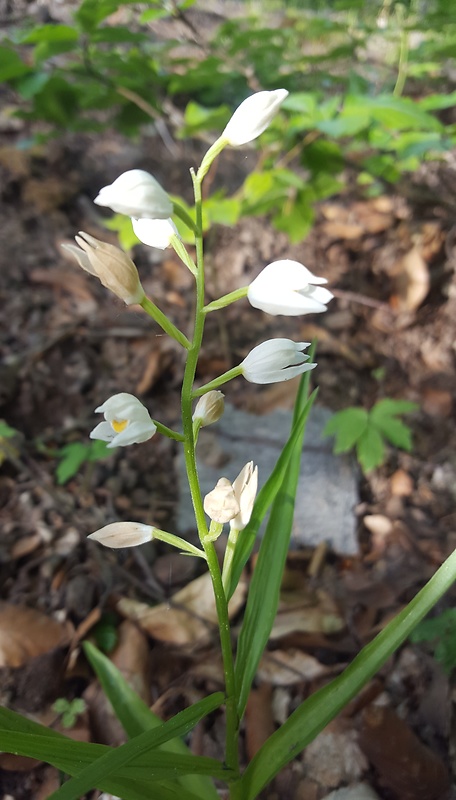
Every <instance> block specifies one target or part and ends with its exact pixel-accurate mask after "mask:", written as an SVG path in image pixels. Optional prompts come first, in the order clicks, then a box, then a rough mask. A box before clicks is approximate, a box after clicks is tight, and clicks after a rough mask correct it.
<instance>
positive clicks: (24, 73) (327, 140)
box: [0, 0, 456, 445]
mask: <svg viewBox="0 0 456 800" xmlns="http://www.w3.org/2000/svg"><path fill="white" fill-rule="evenodd" d="M192 4H193V0H183V2H180V3H177V4H169V3H167V2H165V0H155V2H150V3H149V4H148V7H147V8H145V9H144V8H143V9H140V10H138V8H137V6H136V4H134V3H133V2H132V1H131V0H128V2H122V3H121V2H120V0H83V2H82V3H81V5H80V6H79V8H78V9H77V10H76V11H75V13H74V16H73V19H72V21H70V22H68V23H66V24H59V23H46V24H43V25H39V26H35V27H32V26H31V25H29V24H27V25H26V26H25V29H17V30H15V31H13V34H12V35H11V36H10V38H9V40H8V38H6V37H5V38H4V40H3V43H2V46H1V47H0V81H4V82H8V83H9V84H10V86H11V87H13V88H14V89H15V90H16V91H17V93H18V95H19V97H20V98H21V106H22V107H21V110H20V111H19V112H18V113H20V114H21V115H22V116H25V117H26V118H27V119H29V120H31V121H33V120H37V121H40V122H42V121H44V122H46V123H47V125H48V126H49V133H50V134H52V133H53V132H54V133H55V132H58V131H60V130H73V131H89V130H100V129H102V128H103V127H105V126H111V127H114V128H116V129H118V130H119V131H120V132H122V133H124V134H126V135H131V136H136V135H137V133H138V131H139V130H140V129H141V126H142V125H144V124H148V123H150V116H152V117H153V119H156V118H160V117H164V118H165V121H166V112H165V110H164V108H163V99H164V98H165V97H168V98H170V99H171V100H172V102H173V103H174V104H175V105H177V106H178V107H179V110H183V112H184V113H183V115H182V119H183V121H182V124H181V126H180V127H177V129H176V130H174V131H171V133H174V135H175V136H176V137H177V138H186V137H189V136H201V135H202V136H207V134H208V133H210V134H211V135H212V134H214V133H217V132H220V131H221V130H222V129H223V127H224V125H225V124H226V122H227V120H228V119H229V116H230V113H231V111H232V110H233V109H234V108H235V107H236V105H238V104H239V103H240V102H241V101H242V100H243V99H244V98H245V97H246V96H247V95H248V94H249V93H250V91H251V90H250V88H249V84H248V82H247V79H246V75H247V74H249V75H250V76H251V82H250V83H254V84H255V85H257V86H259V87H263V88H265V89H272V88H277V87H279V86H284V87H285V88H286V89H288V90H289V92H290V94H289V97H288V98H287V100H286V101H285V103H284V104H283V108H282V111H281V113H280V115H278V117H277V118H276V119H275V120H274V121H273V123H272V124H271V126H270V127H269V129H268V130H267V131H266V132H265V133H264V134H263V136H262V137H261V143H262V145H263V157H262V159H261V161H260V163H259V164H258V166H257V168H256V171H255V172H254V173H253V174H250V175H249V177H248V178H247V179H246V181H245V182H244V184H243V185H242V186H240V187H238V188H237V189H236V190H235V193H234V195H233V196H232V197H229V196H225V198H224V200H225V204H226V205H225V209H223V210H220V211H219V212H218V214H217V215H215V214H214V215H212V216H211V221H217V222H221V223H222V224H226V225H233V224H235V223H236V221H237V220H238V219H239V217H240V216H246V215H255V214H268V215H270V216H271V219H272V223H273V225H274V226H275V227H276V228H277V229H278V230H280V231H283V232H285V233H286V234H287V235H288V236H289V238H290V240H291V241H292V242H298V241H301V240H302V239H303V238H305V236H306V235H307V233H308V232H309V230H310V229H311V227H312V225H313V221H314V208H315V204H316V203H317V202H318V201H319V200H321V199H323V198H327V197H330V196H332V195H335V194H337V193H339V192H340V190H341V188H343V186H344V183H345V181H346V176H347V175H348V174H349V173H347V167H355V172H356V175H357V180H358V185H359V191H360V192H366V193H367V194H369V195H373V194H376V193H377V194H378V193H379V192H380V191H384V186H385V182H386V183H387V184H388V183H392V184H395V183H397V182H398V181H400V179H401V177H402V176H403V175H404V174H405V173H407V172H410V171H413V170H415V169H416V168H417V167H418V166H419V164H420V162H421V161H422V160H429V159H439V158H441V157H442V154H444V153H446V152H449V151H450V150H451V149H452V148H453V147H454V146H455V144H456V126H455V125H453V124H447V125H444V124H443V122H442V120H441V117H440V113H441V111H442V110H444V109H448V108H451V107H452V106H454V105H456V92H455V91H454V90H452V89H453V87H452V84H451V77H449V75H448V71H446V69H445V61H444V60H445V59H446V58H449V57H451V55H453V54H454V48H455V42H456V24H455V23H454V19H453V17H452V15H451V11H450V7H449V4H447V5H446V6H445V5H439V6H438V7H439V10H438V13H437V12H436V11H435V7H434V6H433V7H432V8H431V6H430V7H429V8H425V9H421V8H420V12H419V14H418V12H417V10H416V9H415V8H414V7H413V6H412V5H410V6H408V7H405V6H403V5H402V4H392V5H388V6H387V7H384V8H383V9H382V10H381V12H379V8H378V7H377V6H376V4H371V3H369V4H361V3H360V4H357V6H356V8H357V11H356V14H357V18H356V25H354V24H353V4H349V3H338V4H337V13H335V9H334V8H333V6H331V5H329V6H328V3H327V2H324V1H323V0H322V2H319V3H318V4H316V5H315V6H314V5H313V4H309V3H301V2H300V3H294V4H293V3H290V4H286V6H285V7H284V6H283V5H281V6H280V8H279V9H277V12H278V13H280V14H281V15H282V20H281V24H280V25H277V22H276V20H275V19H274V18H273V17H272V16H270V14H269V10H271V11H272V10H273V6H274V3H273V2H271V3H270V9H269V7H267V8H266V10H265V8H263V7H261V9H260V8H257V7H256V6H255V5H253V4H250V5H249V6H248V7H246V9H245V14H244V16H243V17H237V18H236V19H235V20H231V19H227V20H226V21H224V22H223V23H222V24H221V25H219V27H218V28H216V29H215V31H214V33H213V34H212V38H210V39H209V40H208V41H207V43H206V45H205V50H204V54H203V53H199V54H198V56H195V54H194V53H193V51H192V52H191V53H189V54H182V51H180V50H176V49H175V48H174V47H173V44H174V43H173V42H172V41H159V40H157V39H155V38H154V36H153V35H151V32H150V29H149V28H148V27H147V24H148V23H149V22H153V21H154V20H157V19H160V18H166V17H172V16H173V15H178V14H179V13H180V12H181V11H184V12H185V10H186V9H187V8H188V7H190V6H191V5H192ZM120 5H122V6H123V7H125V8H124V14H125V15H126V17H125V19H126V21H124V23H123V24H122V25H117V24H115V23H114V22H113V17H112V15H113V14H114V12H115V11H116V10H117V9H118V7H119V6H120ZM379 13H380V15H381V16H382V20H383V21H384V22H385V26H384V27H383V28H379V26H378V15H379ZM404 37H405V39H406V40H407V48H406V49H407V60H406V61H404V58H403V51H401V49H400V48H401V42H403V41H404ZM303 42H305V46H303ZM401 53H402V56H401ZM57 56H58V58H56V57H57ZM402 87H403V91H402ZM407 94H409V95H410V96H407ZM144 103H146V104H147V106H146V107H147V108H149V113H148V112H147V111H146V110H145V106H144ZM42 135H43V134H42V133H41V132H40V136H42ZM284 154H286V155H285V158H284ZM283 161H284V162H285V163H283ZM285 165H286V166H285ZM208 212H209V209H208ZM113 224H114V225H117V224H120V223H118V222H117V221H115V222H114V223H113ZM120 235H121V238H122V245H123V246H124V247H127V249H128V247H129V246H130V247H131V246H133V245H134V244H136V239H135V238H134V237H133V234H132V232H131V230H128V229H127V228H126V227H122V229H121V231H120ZM185 235H186V236H187V237H188V231H186V232H185ZM377 445H378V442H377Z"/></svg>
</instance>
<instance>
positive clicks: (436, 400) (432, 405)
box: [422, 386, 453, 418]
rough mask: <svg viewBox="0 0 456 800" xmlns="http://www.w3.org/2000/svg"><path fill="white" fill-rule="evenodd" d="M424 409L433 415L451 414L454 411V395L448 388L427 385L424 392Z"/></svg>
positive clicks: (444, 415)
mask: <svg viewBox="0 0 456 800" xmlns="http://www.w3.org/2000/svg"><path fill="white" fill-rule="evenodd" d="M422 398H423V400H422V403H423V410H424V411H425V412H426V414H429V416H431V417H444V418H447V417H449V416H451V414H452V411H453V396H452V394H451V392H449V391H447V390H446V389H438V388H434V387H432V386H426V387H425V388H424V389H423V392H422Z"/></svg>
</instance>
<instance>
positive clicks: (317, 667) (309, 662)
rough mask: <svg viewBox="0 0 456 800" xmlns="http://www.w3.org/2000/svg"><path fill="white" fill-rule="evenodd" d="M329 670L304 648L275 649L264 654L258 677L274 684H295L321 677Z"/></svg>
mask: <svg viewBox="0 0 456 800" xmlns="http://www.w3.org/2000/svg"><path fill="white" fill-rule="evenodd" d="M328 672H329V670H328V667H325V666H324V665H323V664H320V662H319V661H318V660H317V659H316V658H314V657H313V656H309V655H308V654H307V653H304V652H302V650H297V649H291V650H273V651H271V652H266V653H265V654H264V655H263V657H262V659H261V661H260V664H259V666H258V673H257V677H258V678H259V680H261V681H265V682H266V683H270V684H272V685H273V686H293V684H295V683H302V682H303V681H313V680H315V679H316V678H321V677H322V676H323V675H327V674H328Z"/></svg>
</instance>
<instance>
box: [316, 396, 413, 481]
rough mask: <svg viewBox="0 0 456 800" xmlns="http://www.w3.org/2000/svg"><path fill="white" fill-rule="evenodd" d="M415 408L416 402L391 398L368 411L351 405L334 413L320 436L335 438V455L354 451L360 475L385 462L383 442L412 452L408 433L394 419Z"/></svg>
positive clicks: (398, 420)
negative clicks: (361, 472)
mask: <svg viewBox="0 0 456 800" xmlns="http://www.w3.org/2000/svg"><path fill="white" fill-rule="evenodd" d="M417 408H418V406H417V405H416V403H410V402H409V401H407V400H392V399H391V398H385V399H384V400H379V401H378V402H377V403H376V404H375V405H374V406H373V408H371V410H370V411H366V410H365V409H364V408H357V407H355V406H351V407H350V408H345V409H344V410H343V411H338V412H337V414H334V415H333V417H331V419H330V420H329V422H328V423H327V425H326V427H325V429H324V432H323V434H324V436H334V437H335V444H334V453H335V454H336V455H339V454H340V453H348V452H349V451H350V450H352V449H353V448H355V449H356V455H357V458H358V461H359V463H360V464H361V467H362V469H363V472H370V471H371V470H373V469H375V468H376V467H379V466H380V465H381V464H383V462H384V460H385V440H386V441H387V442H389V443H390V444H392V445H394V446H395V447H398V448H399V449H400V450H407V451H410V450H411V449H412V432H411V430H410V428H409V426H408V425H406V424H405V422H403V421H402V420H400V419H398V416H399V415H402V414H410V413H411V412H412V411H416V409H417Z"/></svg>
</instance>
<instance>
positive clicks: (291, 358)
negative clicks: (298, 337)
mask: <svg viewBox="0 0 456 800" xmlns="http://www.w3.org/2000/svg"><path fill="white" fill-rule="evenodd" d="M309 345H310V342H293V341H291V339H268V341H267V342H263V343H262V344H259V345H258V346H257V347H254V348H253V350H251V352H250V353H249V354H248V356H247V357H246V358H244V361H242V363H241V364H240V365H239V366H240V367H241V368H242V374H243V375H244V378H245V379H246V380H248V381H250V383H279V382H280V381H289V380H290V379H291V378H295V377H296V376H297V375H301V374H302V373H303V372H307V371H308V370H310V369H314V367H316V366H317V365H316V364H309V363H306V362H307V361H308V358H309V356H307V355H305V354H304V353H303V350H304V349H305V348H306V347H309Z"/></svg>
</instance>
